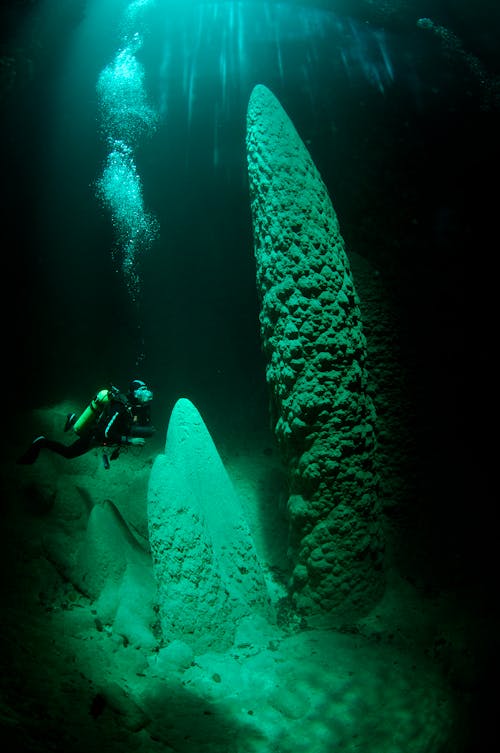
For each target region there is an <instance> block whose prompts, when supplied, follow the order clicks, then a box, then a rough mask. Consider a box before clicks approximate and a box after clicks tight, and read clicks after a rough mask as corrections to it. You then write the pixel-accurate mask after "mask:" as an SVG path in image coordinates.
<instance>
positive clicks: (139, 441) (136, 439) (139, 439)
mask: <svg viewBox="0 0 500 753" xmlns="http://www.w3.org/2000/svg"><path fill="white" fill-rule="evenodd" d="M128 443H129V444H133V445H135V446H136V447H142V445H144V444H146V440H145V439H144V438H143V437H130V438H129V440H128Z"/></svg>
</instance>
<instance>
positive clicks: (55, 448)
mask: <svg viewBox="0 0 500 753" xmlns="http://www.w3.org/2000/svg"><path fill="white" fill-rule="evenodd" d="M42 449H46V450H51V451H52V452H56V453H57V454H58V455H62V457H63V458H68V459H71V458H77V457H78V456H79V455H83V454H84V453H85V452H87V450H89V449H90V440H89V439H87V438H83V437H78V439H77V440H76V442H73V444H70V445H66V444H63V443H62V442H56V441H55V440H54V439H47V437H43V436H42V437H37V438H36V439H35V440H34V441H33V442H32V443H31V446H30V447H29V448H28V450H27V451H26V452H25V453H24V455H21V457H20V458H18V460H17V462H18V463H20V464H21V465H32V464H33V463H34V462H35V461H36V459H37V458H38V455H39V453H40V450H42Z"/></svg>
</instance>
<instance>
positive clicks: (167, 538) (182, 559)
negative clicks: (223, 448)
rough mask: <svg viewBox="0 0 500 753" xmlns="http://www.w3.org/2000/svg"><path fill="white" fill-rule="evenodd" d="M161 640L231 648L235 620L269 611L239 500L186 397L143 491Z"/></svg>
mask: <svg viewBox="0 0 500 753" xmlns="http://www.w3.org/2000/svg"><path fill="white" fill-rule="evenodd" d="M148 521H149V538H150V544H151V554H152V557H153V572H154V575H155V579H156V582H157V585H158V606H159V617H160V623H161V629H162V634H163V638H164V639H165V640H166V641H169V642H171V641H174V640H181V641H183V642H184V643H186V644H187V645H189V646H190V648H191V649H192V650H193V651H194V652H195V653H199V652H203V651H206V650H218V651H219V650H224V649H227V648H228V647H229V646H231V645H232V643H233V640H234V635H235V631H236V629H237V626H238V624H239V622H240V621H241V620H242V619H243V618H244V617H247V616H248V615H251V614H260V615H262V617H264V618H265V619H266V620H267V619H269V620H272V619H273V614H272V610H271V606H270V599H269V595H268V591H267V587H266V582H265V578H264V574H263V571H262V569H261V567H260V563H259V560H258V558H257V554H256V552H255V548H254V545H253V541H252V536H251V534H250V530H249V528H248V525H247V522H246V520H245V516H244V514H243V510H242V507H241V503H240V501H239V499H238V497H237V494H236V492H235V490H234V488H233V485H232V483H231V481H230V479H229V476H228V475H227V472H226V470H225V468H224V465H223V463H222V461H221V459H220V457H219V454H218V452H217V450H216V448H215V445H214V443H213V441H212V438H211V436H210V434H209V432H208V429H207V428H206V426H205V424H204V422H203V419H202V418H201V416H200V414H199V413H198V411H197V409H196V408H195V406H194V405H193V404H192V403H191V402H190V401H189V400H187V399H186V398H181V399H180V400H178V401H177V403H176V404H175V406H174V409H173V411H172V415H171V417H170V421H169V425H168V432H167V441H166V445H165V453H164V454H161V455H159V456H158V457H157V458H156V460H155V463H154V465H153V468H152V471H151V476H150V481H149V488H148Z"/></svg>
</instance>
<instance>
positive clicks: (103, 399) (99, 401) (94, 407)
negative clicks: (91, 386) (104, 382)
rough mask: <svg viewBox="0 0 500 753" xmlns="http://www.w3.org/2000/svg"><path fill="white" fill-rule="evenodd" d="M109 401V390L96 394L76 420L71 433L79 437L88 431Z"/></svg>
mask: <svg viewBox="0 0 500 753" xmlns="http://www.w3.org/2000/svg"><path fill="white" fill-rule="evenodd" d="M109 399H110V398H109V390H101V391H100V392H98V393H97V395H96V396H95V398H94V399H93V400H91V402H90V403H89V405H88V406H87V407H86V408H85V410H84V411H83V413H82V415H81V416H80V418H78V419H77V420H76V421H75V423H74V424H73V431H75V432H76V433H77V434H79V435H80V434H82V433H83V432H85V431H88V430H89V429H90V428H91V427H92V424H93V423H94V422H95V421H96V420H97V418H98V417H99V415H100V414H101V413H102V410H103V408H104V406H105V405H106V404H107V403H109Z"/></svg>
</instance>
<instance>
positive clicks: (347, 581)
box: [247, 85, 383, 620]
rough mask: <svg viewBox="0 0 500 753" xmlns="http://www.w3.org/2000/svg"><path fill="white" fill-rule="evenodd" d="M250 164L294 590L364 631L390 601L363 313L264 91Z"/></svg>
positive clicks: (323, 207)
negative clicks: (385, 594)
mask: <svg viewBox="0 0 500 753" xmlns="http://www.w3.org/2000/svg"><path fill="white" fill-rule="evenodd" d="M247 160H248V175H249V185H250V199H251V209H252V219H253V230H254V248H255V258H256V267H257V269H256V273H257V287H258V292H259V295H260V300H261V312H260V324H261V337H262V343H263V348H264V352H265V354H266V356H267V370H266V378H267V382H268V385H269V388H270V394H271V415H272V421H273V426H274V430H275V434H276V437H277V440H278V443H279V445H280V447H281V449H282V452H283V455H284V458H285V460H286V462H287V464H288V467H289V478H290V493H289V498H288V503H287V504H288V512H289V520H290V549H291V556H292V561H293V574H292V578H291V583H290V590H291V594H292V598H293V601H294V603H295V605H296V607H297V609H298V610H299V611H302V612H304V613H306V614H309V615H315V614H317V615H321V614H322V615H326V614H328V615H330V616H333V617H334V618H338V619H341V620H349V619H354V618H356V616H359V615H361V614H363V613H365V612H367V611H368V610H369V608H370V607H371V606H373V605H374V603H376V601H377V600H378V599H379V597H380V596H381V593H382V591H383V566H382V553H383V540H382V535H381V531H380V525H379V501H378V495H377V484H378V478H377V473H376V466H375V450H376V437H375V421H376V416H375V411H374V408H373V404H372V401H371V399H370V396H369V394H368V392H369V390H368V381H369V379H368V373H367V368H366V341H365V336H364V333H363V328H362V322H361V316H360V310H359V301H358V297H357V294H356V291H355V288H354V283H353V279H352V276H351V272H350V268H349V261H348V258H347V255H346V253H345V250H344V242H343V239H342V237H341V234H340V230H339V223H338V221H337V217H336V214H335V211H334V209H333V206H332V203H331V201H330V198H329V196H328V192H327V190H326V187H325V185H324V183H323V181H322V179H321V176H320V174H319V172H318V170H317V169H316V166H315V165H314V163H313V161H312V159H311V157H310V155H309V152H308V151H307V149H306V147H305V146H304V144H303V143H302V141H301V139H300V137H299V135H298V134H297V131H296V130H295V128H294V126H293V124H292V122H291V121H290V119H289V117H288V116H287V114H286V113H285V111H284V110H283V108H282V107H281V105H280V103H279V102H278V100H277V99H276V98H275V97H274V95H273V94H272V93H271V92H270V91H269V90H268V89H267V88H266V87H264V86H261V85H259V86H256V87H255V88H254V90H253V92H252V94H251V97H250V101H249V105H248V113H247Z"/></svg>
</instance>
